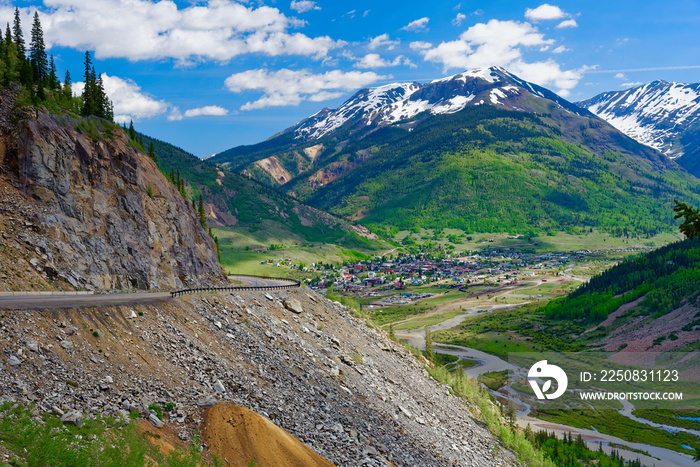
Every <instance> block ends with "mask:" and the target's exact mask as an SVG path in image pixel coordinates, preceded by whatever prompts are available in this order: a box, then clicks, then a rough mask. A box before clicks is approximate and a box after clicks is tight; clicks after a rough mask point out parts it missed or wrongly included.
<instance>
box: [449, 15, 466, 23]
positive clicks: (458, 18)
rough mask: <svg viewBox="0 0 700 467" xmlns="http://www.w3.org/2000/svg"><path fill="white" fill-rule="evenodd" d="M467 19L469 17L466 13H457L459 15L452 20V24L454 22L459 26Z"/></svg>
mask: <svg viewBox="0 0 700 467" xmlns="http://www.w3.org/2000/svg"><path fill="white" fill-rule="evenodd" d="M465 19H467V15H465V14H464V13H457V16H455V17H454V19H453V20H452V24H454V25H455V26H459V25H461V24H462V21H464V20H465Z"/></svg>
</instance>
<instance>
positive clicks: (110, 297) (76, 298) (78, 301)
mask: <svg viewBox="0 0 700 467" xmlns="http://www.w3.org/2000/svg"><path fill="white" fill-rule="evenodd" d="M165 300H171V298H170V293H169V292H163V293H120V294H105V295H25V296H17V297H0V308H9V309H13V310H28V309H56V308H82V307H91V306H109V305H125V306H133V305H141V304H153V303H159V302H163V301H165Z"/></svg>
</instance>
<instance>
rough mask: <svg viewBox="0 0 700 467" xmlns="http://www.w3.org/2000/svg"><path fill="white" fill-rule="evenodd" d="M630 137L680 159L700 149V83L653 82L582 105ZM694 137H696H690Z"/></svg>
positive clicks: (607, 94) (599, 97)
mask: <svg viewBox="0 0 700 467" xmlns="http://www.w3.org/2000/svg"><path fill="white" fill-rule="evenodd" d="M578 105H579V106H581V107H584V108H586V109H588V110H590V111H591V112H592V113H594V114H596V115H597V116H599V117H600V118H602V119H604V120H606V121H607V122H608V123H610V124H611V125H613V126H614V127H615V128H617V129H618V130H620V131H622V132H623V133H625V134H626V135H627V136H629V137H631V138H634V139H635V140H637V141H639V142H640V143H642V144H645V145H647V146H650V147H652V148H654V149H656V150H658V151H661V152H662V153H663V154H665V155H666V156H668V157H670V158H672V159H674V158H679V157H680V158H681V159H679V163H680V164H681V165H685V164H684V162H682V160H683V156H687V155H689V154H695V153H697V152H698V150H699V148H700V141H699V140H698V138H697V135H698V132H700V83H695V84H683V83H669V82H667V81H653V82H651V83H648V84H644V85H642V86H637V87H633V88H630V89H627V90H624V91H612V92H605V93H603V94H599V95H597V96H595V97H592V98H590V99H586V100H583V101H581V102H578ZM691 134H694V135H695V137H691V136H690V135H691Z"/></svg>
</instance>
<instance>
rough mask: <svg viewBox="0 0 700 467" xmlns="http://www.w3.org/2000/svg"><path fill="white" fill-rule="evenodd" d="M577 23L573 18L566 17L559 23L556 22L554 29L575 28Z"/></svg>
mask: <svg viewBox="0 0 700 467" xmlns="http://www.w3.org/2000/svg"><path fill="white" fill-rule="evenodd" d="M577 27H578V23H577V22H576V20H575V19H566V20H564V21H562V22H561V23H559V24H557V26H556V29H564V28H577Z"/></svg>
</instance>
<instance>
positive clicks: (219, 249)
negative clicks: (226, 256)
mask: <svg viewBox="0 0 700 467" xmlns="http://www.w3.org/2000/svg"><path fill="white" fill-rule="evenodd" d="M214 244H216V257H217V258H218V259H219V262H221V247H220V246H219V237H217V236H216V235H214Z"/></svg>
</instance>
